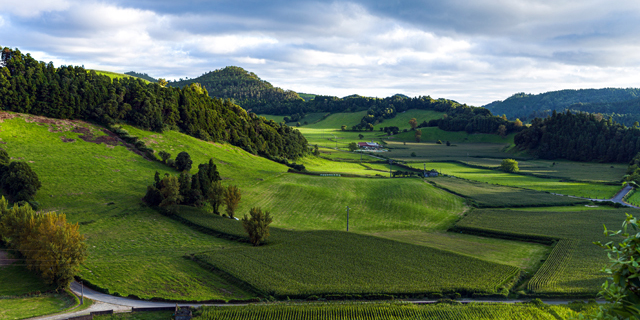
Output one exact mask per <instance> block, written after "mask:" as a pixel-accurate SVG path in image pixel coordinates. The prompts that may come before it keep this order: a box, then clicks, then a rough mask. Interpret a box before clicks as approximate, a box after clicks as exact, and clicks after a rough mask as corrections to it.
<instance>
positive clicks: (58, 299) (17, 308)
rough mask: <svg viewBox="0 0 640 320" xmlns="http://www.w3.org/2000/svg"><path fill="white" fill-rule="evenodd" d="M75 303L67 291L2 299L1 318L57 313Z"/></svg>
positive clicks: (13, 318)
mask: <svg viewBox="0 0 640 320" xmlns="http://www.w3.org/2000/svg"><path fill="white" fill-rule="evenodd" d="M3 286H4V283H3ZM75 303H76V300H75V298H74V297H71V296H69V295H68V294H67V293H60V294H57V293H56V294H44V295H40V296H34V297H24V298H16V299H0V320H15V319H26V318H31V317H37V316H43V315H47V314H52V313H57V312H60V311H64V310H66V309H68V308H70V307H72V306H73V305H75Z"/></svg>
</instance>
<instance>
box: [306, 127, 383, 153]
mask: <svg viewBox="0 0 640 320" xmlns="http://www.w3.org/2000/svg"><path fill="white" fill-rule="evenodd" d="M310 127H311V126H302V127H300V128H298V130H300V132H301V133H302V134H303V135H304V137H305V138H306V139H307V141H308V142H309V145H310V146H313V145H316V144H317V145H318V146H320V147H325V148H336V147H337V148H339V149H340V150H342V151H347V150H349V149H348V148H347V146H348V145H349V143H351V142H365V141H374V142H378V143H381V141H382V138H383V137H384V135H383V134H381V133H380V132H376V131H373V132H372V131H341V130H340V129H337V130H334V129H316V128H310ZM359 135H363V136H364V137H363V138H362V139H360V137H359Z"/></svg>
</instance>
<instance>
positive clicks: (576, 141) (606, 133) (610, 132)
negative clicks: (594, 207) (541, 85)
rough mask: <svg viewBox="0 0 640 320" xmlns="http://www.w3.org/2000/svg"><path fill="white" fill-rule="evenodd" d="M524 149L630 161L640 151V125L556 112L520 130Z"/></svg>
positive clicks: (518, 140)
mask: <svg viewBox="0 0 640 320" xmlns="http://www.w3.org/2000/svg"><path fill="white" fill-rule="evenodd" d="M514 142H515V144H516V146H517V147H518V148H519V149H520V150H527V151H529V152H530V153H531V154H533V155H536V156H538V157H540V158H543V159H556V158H561V159H568V160H574V161H600V162H627V161H630V160H631V159H632V158H633V157H634V156H635V155H636V154H637V153H638V151H640V129H639V128H638V127H633V128H627V127H625V126H624V125H621V124H619V123H616V122H615V121H613V120H612V119H611V118H609V119H604V118H603V117H602V115H598V114H588V113H572V112H571V111H567V112H560V113H558V112H555V111H553V113H552V115H551V116H550V117H548V118H545V119H540V118H535V119H533V121H532V122H531V126H530V127H528V128H527V129H525V130H523V131H522V132H520V133H518V134H517V135H516V136H515V138H514Z"/></svg>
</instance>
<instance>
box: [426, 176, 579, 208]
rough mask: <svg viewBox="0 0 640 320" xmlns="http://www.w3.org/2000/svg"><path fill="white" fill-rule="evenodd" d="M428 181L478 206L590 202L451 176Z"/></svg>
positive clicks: (555, 204) (560, 204) (550, 204)
mask: <svg viewBox="0 0 640 320" xmlns="http://www.w3.org/2000/svg"><path fill="white" fill-rule="evenodd" d="M427 181H429V182H430V183H432V184H434V185H435V186H437V187H439V188H442V189H444V190H447V191H450V192H452V193H454V194H457V195H460V196H462V197H465V198H467V199H469V200H470V201H471V203H472V204H474V205H476V206H478V207H537V206H568V205H574V204H584V203H590V202H589V201H587V200H580V199H575V198H569V197H563V196H557V195H552V194H549V193H545V192H540V191H533V190H528V189H521V188H515V187H508V186H501V185H495V184H489V183H486V182H478V181H472V180H465V179H459V178H453V177H436V178H428V180H427Z"/></svg>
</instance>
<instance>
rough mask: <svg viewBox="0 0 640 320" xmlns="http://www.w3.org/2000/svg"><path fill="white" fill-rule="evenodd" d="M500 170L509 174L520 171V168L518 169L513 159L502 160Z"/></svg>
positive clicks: (516, 162)
mask: <svg viewBox="0 0 640 320" xmlns="http://www.w3.org/2000/svg"><path fill="white" fill-rule="evenodd" d="M500 170H502V171H504V172H511V173H514V172H518V171H520V168H518V161H516V160H514V159H504V160H502V163H501V164H500Z"/></svg>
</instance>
